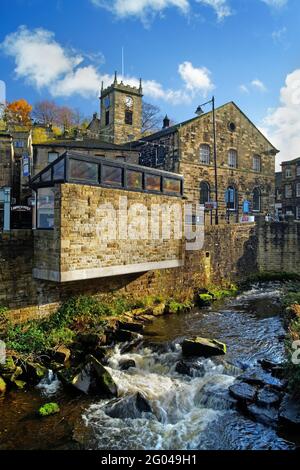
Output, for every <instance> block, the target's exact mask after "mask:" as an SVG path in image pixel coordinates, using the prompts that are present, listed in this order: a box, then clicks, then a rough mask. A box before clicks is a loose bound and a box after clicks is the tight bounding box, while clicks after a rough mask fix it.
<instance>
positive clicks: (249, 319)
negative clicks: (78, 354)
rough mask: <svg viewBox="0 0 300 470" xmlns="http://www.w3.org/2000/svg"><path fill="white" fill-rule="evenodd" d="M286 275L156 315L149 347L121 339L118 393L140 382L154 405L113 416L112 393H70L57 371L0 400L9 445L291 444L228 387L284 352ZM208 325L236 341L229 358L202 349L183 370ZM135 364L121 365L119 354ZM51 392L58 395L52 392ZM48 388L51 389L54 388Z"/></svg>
mask: <svg viewBox="0 0 300 470" xmlns="http://www.w3.org/2000/svg"><path fill="white" fill-rule="evenodd" d="M281 294H282V293H281V285H280V284H279V283H273V284H265V285H255V286H252V288H251V289H250V290H248V291H246V292H244V293H242V294H241V295H239V296H238V297H236V298H234V299H229V300H226V301H225V302H224V301H223V302H219V303H215V304H213V306H211V307H209V308H204V309H197V310H194V311H191V312H189V313H185V314H174V315H168V316H163V317H159V318H156V319H155V320H154V321H153V323H151V324H149V325H148V326H147V328H146V330H145V336H144V341H143V343H142V344H141V345H140V347H139V348H138V349H137V350H135V351H132V352H130V353H127V354H121V353H120V349H119V346H116V348H115V350H114V353H113V355H112V356H111V357H110V359H109V363H108V366H107V368H108V370H109V372H110V373H111V375H112V377H113V379H114V380H115V382H116V384H117V386H118V394H119V396H121V397H122V396H128V395H131V394H133V393H136V392H140V393H141V394H142V395H143V396H144V397H145V398H146V399H147V401H148V402H149V404H150V405H151V409H152V412H151V413H145V414H144V415H143V416H141V417H138V418H135V419H132V418H131V417H124V418H122V419H120V418H112V417H110V416H108V415H107V414H106V412H105V405H106V404H107V403H108V400H100V399H95V398H93V397H81V396H80V397H78V396H69V395H67V394H66V393H65V392H64V390H63V389H62V387H60V384H59V383H58V382H57V381H54V382H53V380H49V381H48V383H44V385H43V384H42V387H41V388H39V389H35V390H31V391H27V392H13V393H10V394H9V395H8V396H7V397H6V398H5V399H3V400H2V402H1V403H0V416H1V421H0V449H39V448H42V449H57V448H58V449H77V448H89V449H147V450H149V449H157V450H159V449H162V450H167V449H201V450H203V449H208V450H220V449H224V450H227V449H229V450H237V449H289V448H291V444H290V443H288V442H287V441H286V439H289V440H293V441H294V442H297V441H298V436H291V435H289V436H288V435H286V434H282V435H279V434H278V432H276V431H275V430H274V429H273V428H271V427H268V426H265V425H263V424H259V423H257V422H255V421H254V420H252V419H250V418H248V417H247V416H244V415H243V414H241V413H240V412H238V411H237V410H236V408H235V407H234V406H233V403H232V399H231V397H230V395H229V393H228V388H229V387H230V385H232V384H233V382H234V381H235V379H236V377H237V376H238V375H239V374H240V373H241V371H244V370H247V369H249V368H251V367H254V366H255V365H256V364H257V362H258V361H259V360H260V359H269V360H271V361H273V362H278V363H280V362H282V361H283V360H284V341H283V340H284V334H285V331H284V328H283V319H282V316H281V312H282V307H281V303H280V298H281ZM194 335H199V336H203V337H208V338H215V339H217V340H220V341H222V342H225V343H226V345H227V354H226V356H224V357H223V358H220V357H216V358H213V359H203V358H199V359H198V360H196V361H195V362H194V367H193V371H192V374H191V376H189V375H184V374H181V373H179V372H177V371H176V364H177V363H178V361H180V360H181V357H182V353H181V342H182V341H183V339H184V338H186V337H190V336H194ZM121 359H122V360H124V359H128V360H133V361H134V362H135V367H130V368H129V369H128V370H120V367H119V363H120V360H121ZM49 393H50V397H51V400H54V401H57V402H58V403H59V405H60V407H61V413H60V414H59V415H56V416H52V417H49V418H46V419H43V420H41V419H40V418H38V417H36V410H37V409H38V407H39V406H40V405H41V404H43V403H45V402H46V401H49V399H50V397H49ZM51 393H52V395H51ZM47 395H48V396H47Z"/></svg>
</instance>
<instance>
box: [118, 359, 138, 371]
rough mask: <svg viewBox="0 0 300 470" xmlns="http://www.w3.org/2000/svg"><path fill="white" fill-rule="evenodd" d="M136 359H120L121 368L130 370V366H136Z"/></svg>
mask: <svg viewBox="0 0 300 470" xmlns="http://www.w3.org/2000/svg"><path fill="white" fill-rule="evenodd" d="M135 366H136V364H135V361H134V360H133V359H121V360H120V361H119V367H120V369H121V370H128V369H130V367H135Z"/></svg>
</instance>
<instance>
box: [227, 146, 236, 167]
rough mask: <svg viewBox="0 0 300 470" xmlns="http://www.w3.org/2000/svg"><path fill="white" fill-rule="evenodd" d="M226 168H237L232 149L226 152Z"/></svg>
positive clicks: (234, 151) (234, 153) (234, 152)
mask: <svg viewBox="0 0 300 470" xmlns="http://www.w3.org/2000/svg"><path fill="white" fill-rule="evenodd" d="M228 166H229V167H230V168H236V167H237V151H236V150H234V149H230V150H229V152H228Z"/></svg>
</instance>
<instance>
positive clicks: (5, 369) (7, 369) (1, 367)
mask: <svg viewBox="0 0 300 470" xmlns="http://www.w3.org/2000/svg"><path fill="white" fill-rule="evenodd" d="M16 367H17V366H16V364H15V362H14V360H13V358H12V357H10V356H9V357H7V358H6V361H5V363H4V364H2V363H0V373H2V375H4V374H6V375H7V376H9V375H11V374H13V373H14V371H15V369H16Z"/></svg>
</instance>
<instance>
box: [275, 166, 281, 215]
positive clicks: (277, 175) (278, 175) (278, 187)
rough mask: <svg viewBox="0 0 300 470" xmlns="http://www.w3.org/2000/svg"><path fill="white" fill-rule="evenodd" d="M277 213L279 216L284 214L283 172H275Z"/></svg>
mask: <svg viewBox="0 0 300 470" xmlns="http://www.w3.org/2000/svg"><path fill="white" fill-rule="evenodd" d="M275 215H276V217H277V218H281V216H282V172H281V171H277V172H276V173H275Z"/></svg>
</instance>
